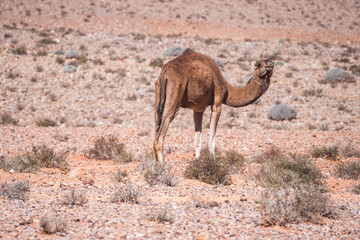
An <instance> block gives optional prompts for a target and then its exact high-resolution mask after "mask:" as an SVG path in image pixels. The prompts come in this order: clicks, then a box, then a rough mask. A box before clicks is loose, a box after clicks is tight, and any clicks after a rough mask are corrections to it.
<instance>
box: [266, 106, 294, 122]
mask: <svg viewBox="0 0 360 240" xmlns="http://www.w3.org/2000/svg"><path fill="white" fill-rule="evenodd" d="M296 114H297V113H296V110H295V109H294V108H293V107H292V106H288V105H284V104H280V105H276V106H274V107H272V108H270V110H269V111H268V113H267V117H268V118H269V119H270V120H276V121H279V120H292V119H295V118H296Z"/></svg>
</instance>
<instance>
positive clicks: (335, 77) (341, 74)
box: [324, 68, 355, 83]
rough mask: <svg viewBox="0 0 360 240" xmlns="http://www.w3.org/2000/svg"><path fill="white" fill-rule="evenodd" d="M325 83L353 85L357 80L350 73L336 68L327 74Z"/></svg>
mask: <svg viewBox="0 0 360 240" xmlns="http://www.w3.org/2000/svg"><path fill="white" fill-rule="evenodd" d="M324 81H325V82H329V83H336V82H346V83H353V82H355V78H354V76H352V75H351V74H350V73H349V72H347V71H345V70H344V69H342V68H334V69H331V70H330V71H327V72H326V73H325V75H324Z"/></svg>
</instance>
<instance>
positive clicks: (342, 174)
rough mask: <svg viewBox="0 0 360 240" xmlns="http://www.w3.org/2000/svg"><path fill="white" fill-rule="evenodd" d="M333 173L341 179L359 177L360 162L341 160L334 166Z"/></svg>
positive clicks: (355, 178)
mask: <svg viewBox="0 0 360 240" xmlns="http://www.w3.org/2000/svg"><path fill="white" fill-rule="evenodd" d="M335 175H336V176H337V177H339V178H343V179H354V180H357V179H359V178H360V162H359V161H351V162H342V163H340V164H339V165H337V166H336V168H335Z"/></svg>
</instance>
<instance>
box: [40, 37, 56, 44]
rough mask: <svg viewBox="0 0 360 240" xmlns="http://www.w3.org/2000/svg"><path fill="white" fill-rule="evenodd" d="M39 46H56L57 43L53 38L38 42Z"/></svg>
mask: <svg viewBox="0 0 360 240" xmlns="http://www.w3.org/2000/svg"><path fill="white" fill-rule="evenodd" d="M38 44H39V45H45V44H56V41H54V40H53V39H51V38H43V39H41V40H39V41H38Z"/></svg>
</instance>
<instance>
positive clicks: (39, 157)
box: [0, 145, 68, 173]
mask: <svg viewBox="0 0 360 240" xmlns="http://www.w3.org/2000/svg"><path fill="white" fill-rule="evenodd" d="M65 157H66V153H56V152H55V151H54V149H53V148H49V147H47V146H46V145H40V146H34V147H33V150H32V152H28V153H25V154H24V155H19V156H15V157H2V158H0V168H2V169H4V170H5V171H10V170H11V169H12V170H14V171H16V172H28V173H34V172H37V170H39V169H40V168H42V167H47V168H60V169H62V170H67V167H68V166H67V163H66V162H65Z"/></svg>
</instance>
